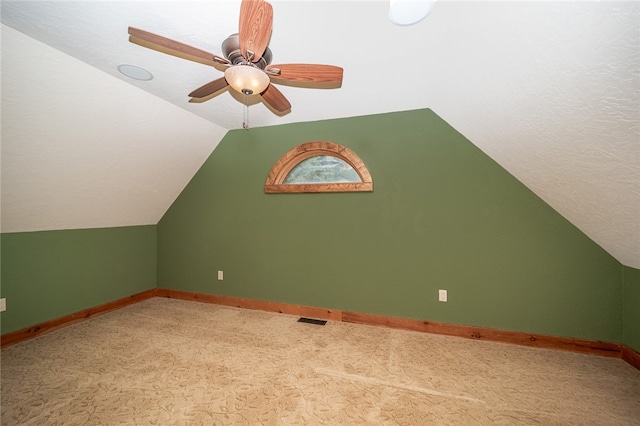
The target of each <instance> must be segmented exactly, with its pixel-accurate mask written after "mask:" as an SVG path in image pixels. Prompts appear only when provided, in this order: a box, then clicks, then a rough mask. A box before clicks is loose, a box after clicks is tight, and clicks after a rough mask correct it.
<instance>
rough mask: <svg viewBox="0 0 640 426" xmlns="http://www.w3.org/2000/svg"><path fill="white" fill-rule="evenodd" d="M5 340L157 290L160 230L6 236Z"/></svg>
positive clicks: (1, 289)
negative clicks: (36, 326)
mask: <svg viewBox="0 0 640 426" xmlns="http://www.w3.org/2000/svg"><path fill="white" fill-rule="evenodd" d="M0 238H1V241H0V243H1V244H2V251H1V253H0V255H1V261H2V269H1V274H2V282H1V285H2V286H1V287H0V293H1V295H2V297H5V298H6V299H7V310H6V311H5V312H3V313H2V317H1V318H2V334H5V333H8V332H11V331H15V330H19V329H21V328H24V327H28V326H31V325H34V324H38V323H41V322H44V321H48V320H51V319H55V318H59V317H61V316H64V315H68V314H71V313H74V312H78V311H81V310H83V309H87V308H91V307H95V306H98V305H102V304H104V303H107V302H111V301H113V300H117V299H120V298H123V297H127V296H130V295H132V294H136V293H139V292H142V291H145V290H149V289H153V288H155V286H156V226H155V225H152V226H135V227H123V228H101V229H80V230H65V231H43V232H27V233H4V234H2V235H1V236H0Z"/></svg>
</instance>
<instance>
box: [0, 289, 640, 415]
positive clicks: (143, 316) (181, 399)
mask: <svg viewBox="0 0 640 426" xmlns="http://www.w3.org/2000/svg"><path fill="white" fill-rule="evenodd" d="M297 319H298V318H297V317H294V316H290V315H283V314H276V313H269V312H261V311H251V310H245V309H238V308H231V307H226V306H217V305H211V304H204V303H198V302H189V301H181V300H173V299H164V298H153V299H149V300H146V301H144V302H141V303H138V304H136V305H132V306H129V307H126V308H122V309H119V310H117V311H114V312H111V313H109V314H106V315H102V316H99V317H96V318H93V319H91V320H89V321H85V322H82V323H79V324H76V325H73V326H70V327H66V328H63V329H60V330H57V331H55V332H52V333H49V334H45V335H42V336H40V337H38V338H35V339H32V340H29V341H25V342H22V343H20V344H17V345H14V346H10V347H8V348H5V349H3V350H2V359H1V362H2V363H1V383H2V416H1V423H2V425H3V426H9V425H38V426H41V425H214V424H267V425H270V424H272V425H303V424H304V425H308V424H312V425H316V424H328V425H334V424H347V425H355V424H372V425H374V424H375V425H377V424H406V425H424V424H443V425H444V424H456V425H460V424H461V425H495V424H505V425H517V424H526V425H529V424H544V425H549V424H562V425H570V424H576V425H585V424H594V425H640V371H638V370H636V369H635V368H633V367H632V366H631V365H629V364H627V363H626V362H624V361H622V360H620V359H615V358H605V357H599V356H594V355H584V354H578V353H571V352H563V351H556V350H546V349H537V348H528V347H520V346H515V345H508V344H502V343H493V342H482V341H475V340H470V339H462V338H456V337H448V336H439V335H430V334H426V333H418V332H411V331H404V330H395V329H388V328H382V327H373V326H365V325H357V324H347V323H342V322H332V321H329V322H328V323H327V324H326V325H324V326H320V325H314V324H305V323H299V322H297Z"/></svg>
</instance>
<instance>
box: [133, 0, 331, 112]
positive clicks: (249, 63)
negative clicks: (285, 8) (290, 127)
mask: <svg viewBox="0 0 640 426" xmlns="http://www.w3.org/2000/svg"><path fill="white" fill-rule="evenodd" d="M272 23H273V8H272V6H271V4H269V3H268V2H266V1H264V0H242V3H241V6H240V24H239V31H238V33H237V34H232V35H230V36H229V37H228V38H227V39H226V40H224V42H223V43H222V53H223V55H224V57H222V56H218V55H215V54H213V53H209V52H206V51H204V50H201V49H198V48H196V47H192V46H189V45H187V44H184V43H180V42H178V41H174V40H171V39H168V38H166V37H162V36H159V35H157V34H153V33H150V32H148V31H144V30H140V29H137V28H133V27H129V31H128V32H129V41H130V42H132V43H135V44H138V45H140V46H143V47H146V48H149V49H153V50H156V51H159V52H163V53H166V54H169V55H173V56H177V57H180V58H183V59H187V60H190V61H194V62H199V63H202V64H205V65H210V66H212V67H214V68H216V69H217V70H219V71H223V72H224V77H220V78H218V79H216V80H213V81H211V82H209V83H207V84H205V85H203V86H201V87H199V88H197V89H195V90H194V91H192V92H191V93H189V96H190V97H191V100H190V102H204V101H207V100H209V99H211V98H213V97H215V96H217V95H219V94H220V93H222V91H223V90H224V89H227V87H231V88H232V89H233V90H235V91H237V92H239V93H241V94H243V95H244V96H257V95H259V96H260V97H261V98H262V100H263V101H264V103H265V104H266V105H267V106H268V107H269V108H270V109H271V110H272V111H273V112H274V113H276V114H278V115H284V114H286V113H288V112H289V111H290V110H291V104H290V103H289V101H288V100H287V98H285V96H284V95H283V94H282V92H280V90H278V89H277V88H276V87H275V86H274V85H273V83H276V84H283V85H289V86H296V87H309V88H321V89H327V88H338V87H340V86H341V85H342V72H343V70H342V68H340V67H337V66H333V65H318V64H282V65H270V63H271V59H272V54H271V50H270V49H269V47H268V45H269V39H270V38H271V27H272Z"/></svg>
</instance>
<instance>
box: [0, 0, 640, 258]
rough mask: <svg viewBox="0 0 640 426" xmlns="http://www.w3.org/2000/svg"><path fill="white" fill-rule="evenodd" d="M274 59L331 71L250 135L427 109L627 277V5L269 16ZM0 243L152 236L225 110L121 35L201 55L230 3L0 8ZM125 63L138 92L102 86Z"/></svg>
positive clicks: (638, 104)
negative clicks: (143, 230)
mask: <svg viewBox="0 0 640 426" xmlns="http://www.w3.org/2000/svg"><path fill="white" fill-rule="evenodd" d="M271 3H272V4H273V11H274V23H273V33H272V37H271V41H270V49H271V50H272V52H273V56H274V59H273V62H274V63H276V64H277V63H319V64H331V65H337V66H340V67H343V68H344V81H343V84H342V87H341V88H339V89H328V90H312V89H307V88H297V87H287V86H279V87H278V88H279V89H280V90H281V92H282V93H283V94H284V95H285V96H286V97H287V98H288V99H289V101H290V102H291V104H292V111H291V112H290V113H289V114H287V115H284V116H281V117H279V116H276V115H274V114H273V113H271V112H270V111H269V110H268V109H267V108H266V107H265V106H264V105H262V104H260V103H258V104H254V105H252V106H250V107H249V124H250V125H251V126H252V127H259V126H271V125H277V124H284V123H291V122H300V121H313V120H322V119H328V118H337V117H348V116H358V115H366V114H373V113H382V112H388V111H401V110H410V109H416V108H431V109H432V110H433V111H434V112H436V113H437V114H438V115H440V116H441V117H442V118H444V119H445V120H446V121H447V122H449V123H450V124H451V125H452V126H453V127H455V128H456V129H457V130H458V131H460V132H461V133H462V134H464V135H465V136H466V137H467V138H468V139H469V140H471V141H472V142H473V143H474V144H476V145H477V146H478V147H479V148H480V149H482V150H483V151H484V152H485V153H487V154H488V155H489V156H491V157H492V158H493V159H494V160H495V161H497V162H498V163H500V164H501V165H502V166H503V167H504V168H506V169H507V170H508V171H509V172H511V173H512V174H513V175H514V176H515V177H516V178H518V179H519V180H520V181H521V182H523V183H524V184H525V185H527V186H528V187H529V188H530V189H531V190H532V191H534V192H535V193H536V194H537V195H539V196H540V197H541V198H542V199H543V200H545V201H546V202H547V203H549V204H550V205H551V206H552V207H554V208H555V209H556V210H557V211H558V212H560V213H561V214H562V215H563V216H564V217H566V218H567V219H568V220H569V221H571V222H572V223H573V224H574V225H575V226H577V227H578V228H580V229H581V230H582V231H583V232H585V233H586V234H587V235H588V236H589V237H591V238H592V239H593V240H594V241H596V242H597V243H598V244H600V245H601V246H602V247H603V248H604V249H605V250H607V251H608V252H609V253H611V254H612V255H613V256H614V257H616V258H617V259H618V260H619V261H620V262H622V263H623V264H625V265H628V266H633V267H636V268H640V3H639V2H636V1H623V2H616V1H603V2H595V1H569V2H556V1H553V2H552V1H548V2H546V1H535V2H527V1H512V2H508V1H455V0H450V1H447V0H439V1H438V2H437V3H436V4H435V7H434V10H433V13H432V14H431V15H430V16H429V17H428V18H427V19H425V20H424V21H422V22H420V23H418V24H416V25H413V26H396V25H393V24H392V23H391V22H389V20H388V16H387V12H388V8H389V3H388V1H370V2H367V1H309V0H304V1H303V0H301V1H279V0H274V1H272V2H271ZM1 7H2V9H1V18H2V75H1V77H2V152H1V155H2V159H1V161H2V231H3V232H19V231H35V230H45V229H71V228H87V227H110V226H126V225H142V224H154V223H157V222H158V220H159V219H160V218H161V217H162V215H163V214H164V212H165V211H166V210H167V208H168V207H169V206H170V205H171V203H172V202H173V201H174V200H175V198H176V197H177V195H178V194H179V193H180V191H181V190H182V189H183V188H184V186H185V185H186V184H187V182H188V181H189V180H190V178H191V177H192V176H193V174H194V173H195V172H196V171H197V170H198V168H199V167H200V165H202V163H203V162H204V161H205V160H206V158H207V157H208V156H209V155H210V153H211V152H212V151H213V149H215V147H216V145H217V143H218V142H219V141H220V140H221V139H222V137H224V135H225V133H226V132H227V131H228V130H230V129H237V128H241V127H242V123H243V114H244V107H243V105H242V103H241V102H239V101H238V99H236V98H235V97H233V96H231V94H230V93H228V92H227V93H222V94H221V95H219V96H217V97H215V98H213V99H211V100H209V101H207V102H204V103H189V102H188V99H189V98H188V96H187V94H188V93H189V92H191V91H192V90H193V89H195V88H197V87H199V86H201V85H203V84H204V83H206V82H208V81H211V80H214V79H216V78H218V77H221V76H222V73H221V72H220V71H218V70H216V69H214V68H212V67H209V66H206V65H203V64H199V63H194V62H189V61H186V60H184V59H180V58H175V57H172V56H168V55H164V54H161V53H158V52H156V51H153V50H149V49H145V48H142V47H140V46H138V45H134V44H132V43H129V41H128V35H127V27H128V26H134V27H138V28H141V29H145V30H147V31H151V32H154V33H157V34H161V35H163V36H166V37H169V38H172V39H174V40H178V41H181V42H184V43H187V44H190V45H192V46H195V47H199V48H201V49H204V50H207V51H209V52H212V53H215V54H221V48H220V43H221V42H222V41H223V40H224V39H225V38H226V37H227V36H228V35H230V34H232V33H234V32H237V28H238V16H239V9H240V1H239V0H233V1H232V0H229V1H208V2H205V1H197V2H189V1H161V2H155V1H128V2H113V1H104V2H103V1H77V2H66V1H65V2H60V1H28V2H26V1H8V0H2V3H1ZM119 64H133V65H137V66H141V67H144V68H146V69H147V70H149V71H150V72H151V73H152V74H153V76H154V78H153V79H152V80H150V81H137V80H133V79H130V78H128V77H126V76H124V75H122V74H120V73H119V72H118V70H117V66H118V65H119Z"/></svg>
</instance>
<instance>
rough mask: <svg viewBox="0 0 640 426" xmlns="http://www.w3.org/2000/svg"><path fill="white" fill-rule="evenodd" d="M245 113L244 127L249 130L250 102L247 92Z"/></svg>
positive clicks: (245, 95) (243, 118)
mask: <svg viewBox="0 0 640 426" xmlns="http://www.w3.org/2000/svg"><path fill="white" fill-rule="evenodd" d="M243 96H244V102H243V104H244V115H243V117H242V121H243V122H242V127H243V128H244V129H245V130H249V104H248V103H247V94H246V93H245V94H244V95H243Z"/></svg>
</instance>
